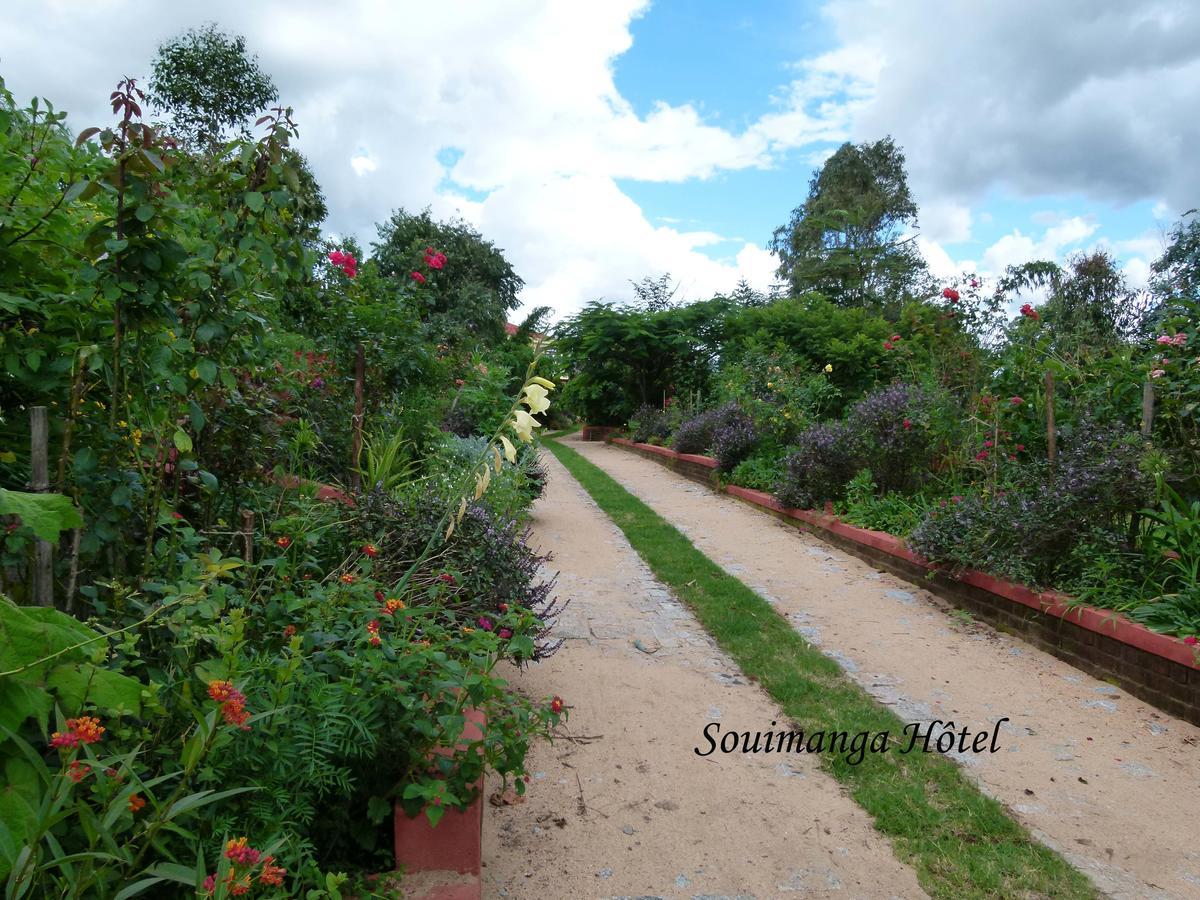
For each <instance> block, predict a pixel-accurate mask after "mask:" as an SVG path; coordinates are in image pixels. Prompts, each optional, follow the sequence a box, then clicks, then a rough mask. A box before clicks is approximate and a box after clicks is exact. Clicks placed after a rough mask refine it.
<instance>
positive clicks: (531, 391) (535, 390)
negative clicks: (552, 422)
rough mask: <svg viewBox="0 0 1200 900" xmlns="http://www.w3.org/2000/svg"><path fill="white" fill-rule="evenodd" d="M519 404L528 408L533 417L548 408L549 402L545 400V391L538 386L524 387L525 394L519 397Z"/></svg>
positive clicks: (528, 385)
mask: <svg viewBox="0 0 1200 900" xmlns="http://www.w3.org/2000/svg"><path fill="white" fill-rule="evenodd" d="M521 402H522V403H524V404H525V405H526V406H528V407H529V411H530V412H531V413H533V414H534V415H537V414H538V413H540V412H545V411H546V410H548V409H549V408H550V401H549V400H548V399H546V389H545V388H544V387H542V386H541V385H540V384H527V385H525V394H524V396H522V397H521Z"/></svg>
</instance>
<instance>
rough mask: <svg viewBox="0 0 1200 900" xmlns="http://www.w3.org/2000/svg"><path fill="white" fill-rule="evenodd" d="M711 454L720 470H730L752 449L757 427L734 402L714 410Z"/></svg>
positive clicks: (756, 440) (756, 437)
mask: <svg viewBox="0 0 1200 900" xmlns="http://www.w3.org/2000/svg"><path fill="white" fill-rule="evenodd" d="M714 423H715V424H714V426H713V432H712V455H713V458H714V459H715V460H716V461H717V470H718V471H720V472H730V471H732V470H733V469H734V468H735V467H736V466H737V465H738V463H740V462H741V461H742V460H744V459H745V458H746V457H748V456H749V455H750V453H751V452H752V451H753V450H754V446H755V444H756V443H757V442H758V429H757V428H756V427H755V425H754V421H753V420H752V419H751V418H750V417H749V416H748V415H746V414H745V413H744V412H742V410H741V408H740V407H738V406H736V405H735V404H728V405H726V406H723V407H721V408H720V409H718V410H716V411H715V412H714Z"/></svg>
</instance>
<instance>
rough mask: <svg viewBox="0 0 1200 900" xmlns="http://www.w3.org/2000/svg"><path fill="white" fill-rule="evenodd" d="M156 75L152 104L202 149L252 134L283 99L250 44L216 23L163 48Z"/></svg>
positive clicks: (182, 135) (193, 30)
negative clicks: (254, 122) (259, 118)
mask: <svg viewBox="0 0 1200 900" xmlns="http://www.w3.org/2000/svg"><path fill="white" fill-rule="evenodd" d="M153 72H154V74H153V76H152V77H151V79H150V100H151V102H152V104H153V105H154V107H155V108H156V109H157V110H158V111H160V112H163V113H166V114H167V116H168V117H169V118H170V120H171V124H172V126H173V132H174V136H175V137H176V138H178V139H181V140H183V141H184V142H185V143H187V144H188V145H189V146H191V147H194V148H197V149H207V148H210V147H212V146H213V145H215V144H219V143H221V142H222V141H223V140H224V139H225V138H226V137H227V136H228V135H229V134H230V133H234V134H238V133H240V134H243V135H245V134H249V131H250V124H251V119H252V118H253V117H254V116H255V115H256V114H257V113H260V112H262V111H263V110H265V109H267V107H268V106H270V105H271V104H272V103H277V102H278V100H279V91H278V90H277V89H276V88H275V83H274V82H273V81H272V80H271V76H270V75H268V74H267V73H266V72H264V71H263V70H262V69H261V68H259V65H258V59H257V57H254V56H250V55H248V54H247V53H246V39H245V38H244V37H242V36H241V35H230V34H226V33H224V32H223V31H220V30H218V29H217V26H216V25H214V24H212V23H209V24H207V25H205V26H203V27H201V28H191V29H189V30H187V31H185V32H183V33H182V34H180V35H177V36H176V37H173V38H171V40H169V41H167V42H166V43H165V44H163V45H161V46H160V47H159V48H158V54H157V56H155V58H154V63H153ZM314 183H315V182H314Z"/></svg>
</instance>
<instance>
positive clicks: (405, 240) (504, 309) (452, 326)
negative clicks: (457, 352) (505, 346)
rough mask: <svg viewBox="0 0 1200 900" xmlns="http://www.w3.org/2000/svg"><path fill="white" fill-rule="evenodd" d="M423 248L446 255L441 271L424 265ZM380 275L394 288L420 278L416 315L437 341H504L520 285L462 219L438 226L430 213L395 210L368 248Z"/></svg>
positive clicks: (507, 265)
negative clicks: (506, 326)
mask: <svg viewBox="0 0 1200 900" xmlns="http://www.w3.org/2000/svg"><path fill="white" fill-rule="evenodd" d="M427 250H432V251H433V252H434V253H442V254H445V256H446V259H445V261H444V263H443V264H442V267H441V268H436V269H435V268H431V267H430V266H429V265H428V264H427V263H425V262H424V259H425V257H426V256H427V255H428V254H427V252H426V251H427ZM371 251H372V255H373V257H374V259H375V261H376V263H377V264H378V266H379V273H380V275H382V276H383V277H385V278H387V279H390V280H391V281H392V283H393V285H395V286H396V287H399V286H400V285H404V286H406V287H407V286H408V285H410V284H411V283H412V282H413V281H414V280H416V279H414V278H413V273H414V272H415V273H417V274H419V275H420V276H421V282H420V283H421V285H422V288H421V290H420V291H419V292H418V293H417V296H418V298H419V299H420V305H419V309H418V311H419V313H420V315H421V318H422V320H423V321H424V322H426V324H427V327H428V328H429V331H430V333H431V334H432V335H433V336H435V337H436V338H438V339H439V340H447V341H451V342H458V343H468V344H477V343H481V342H482V343H483V344H484V345H491V346H495V345H497V344H499V343H500V342H501V341H503V340H504V338H505V332H504V324H505V322H506V321H507V320H508V314H509V313H510V312H512V311H513V310H514V309H516V308H517V306H518V305H519V301H518V299H517V292H518V291H519V290H520V289H521V287H522V286H523V285H524V282H523V281H522V280H521V279H520V277H518V275H517V273H516V272H515V271H513V267H512V264H511V263H509V261H508V260H507V259H505V257H504V251H503V250H501V249H500V248H499V247H497V246H496V245H495V244H493V243H492V242H491V241H488V240H485V239H484V237H483V235H481V234H480V233H479V232H478V231H476V230H475V229H474V228H472V227H471V226H470V225H468V224H467V223H466V222H464V221H462V220H461V219H456V220H451V221H446V222H439V221H437V220H436V219H434V218H433V215H432V214H431V213H430V211H429V209H425V210H423V211H422V212H420V213H416V214H414V213H410V212H406V211H405V210H403V209H398V210H396V211H395V212H394V213H392V216H391V218H390V219H388V221H387V222H384V223H383V224H382V225H380V226H379V240H378V241H375V242H374V243H372V244H371Z"/></svg>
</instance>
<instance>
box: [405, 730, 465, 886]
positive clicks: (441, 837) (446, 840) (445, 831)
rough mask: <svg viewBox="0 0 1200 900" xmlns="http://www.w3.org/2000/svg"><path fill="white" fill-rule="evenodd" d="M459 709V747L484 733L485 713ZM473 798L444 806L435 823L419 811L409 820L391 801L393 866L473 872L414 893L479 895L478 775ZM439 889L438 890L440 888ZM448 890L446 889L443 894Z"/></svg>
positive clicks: (408, 870) (409, 872)
mask: <svg viewBox="0 0 1200 900" xmlns="http://www.w3.org/2000/svg"><path fill="white" fill-rule="evenodd" d="M464 714H465V715H466V718H467V725H466V727H465V728H464V730H463V736H462V740H461V741H460V742H459V744H458V749H463V748H464V747H466V745H467V744H468V743H469V742H470V741H475V740H479V739H480V738H482V737H483V725H484V723H485V722H486V716H485V715H484V713H483V712H482V711H481V710H477V709H467V710H465V712H464ZM433 752H434V753H437V754H441V755H445V754H448V753H450V752H451V751H450V750H449V748H445V747H439V748H436V749H435V750H434V751H433ZM475 787H476V791H477V796H476V797H475V802H474V803H472V804H471V805H470V806H468V807H466V808H465V809H449V810H447V811H446V813H445V815H443V816H442V818H441V820H440V821H439V822H438V824H437V825H430V824H429V819H427V818H426V817H425V815H424V814H423V813H422V814H421V815H418V816H416V817H415V818H412V819H410V818H409V817H408V816H406V815H405V814H404V810H403V809H402V808H401V807H400V805H399V804H396V807H395V812H394V815H393V820H394V828H395V842H396V844H395V846H396V866H397V868H400V867H403V869H404V872H405V874H406V875H412V874H417V873H421V872H428V873H446V874H447V875H449V874H451V873H455V874H457V875H468V876H474V877H475V879H476V880H475V881H474V882H473V883H467V884H464V883H461V882H462V879H456V881H457V882H459V883H454V884H451V885H441V886H439V887H437V888H436V890H434V891H433V892H431V893H428V894H424V895H421V894H418V896H427V897H428V898H429V900H434V898H441V900H459V898H461V900H478V897H479V896H480V890H481V888H480V883H479V881H478V879H479V876H480V870H481V868H482V866H481V865H480V862H481V857H482V851H483V780H482V779H480V780H479V782H478V783H477V784H476V786H475ZM439 891H442V892H443V893H439ZM445 891H450V893H445Z"/></svg>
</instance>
